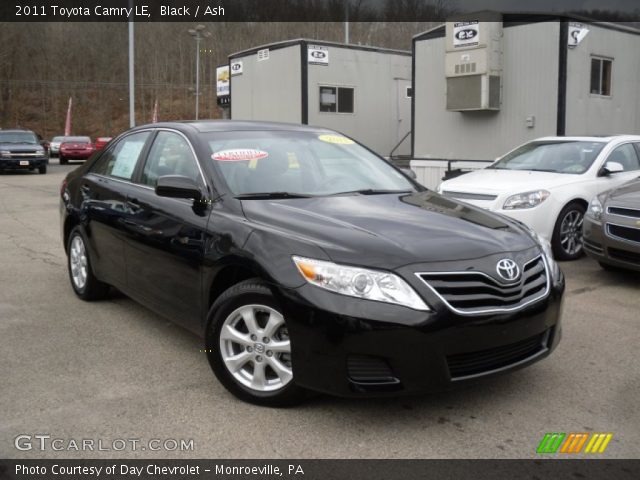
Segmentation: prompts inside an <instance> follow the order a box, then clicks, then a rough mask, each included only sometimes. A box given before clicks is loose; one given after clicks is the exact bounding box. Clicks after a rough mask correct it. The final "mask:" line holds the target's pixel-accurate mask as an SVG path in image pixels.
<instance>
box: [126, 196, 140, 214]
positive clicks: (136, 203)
mask: <svg viewBox="0 0 640 480" xmlns="http://www.w3.org/2000/svg"><path fill="white" fill-rule="evenodd" d="M127 207H129V209H130V210H131V211H132V212H133V213H135V212H139V211H140V210H142V204H141V203H140V200H138V199H137V198H134V197H127Z"/></svg>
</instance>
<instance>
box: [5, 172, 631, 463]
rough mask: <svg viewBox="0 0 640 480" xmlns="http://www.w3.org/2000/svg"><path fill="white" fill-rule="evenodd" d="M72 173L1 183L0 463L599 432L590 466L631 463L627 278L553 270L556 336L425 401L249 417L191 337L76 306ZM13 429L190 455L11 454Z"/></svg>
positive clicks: (450, 454) (423, 444)
mask: <svg viewBox="0 0 640 480" xmlns="http://www.w3.org/2000/svg"><path fill="white" fill-rule="evenodd" d="M73 168H75V167H74V166H73V165H70V166H59V165H58V164H57V160H53V161H52V165H50V168H49V173H48V174H47V175H37V174H6V173H5V174H0V371H1V372H2V374H1V375H0V380H1V381H2V384H1V389H0V391H1V393H0V412H2V415H1V417H2V421H1V422H0V458H43V457H61V458H81V457H86V458H115V457H119V458H122V457H127V458H129V457H130V458H134V457H140V458H153V457H166V456H170V457H174V458H189V457H203V458H532V457H535V456H536V453H535V449H536V447H537V445H538V443H539V442H540V440H541V439H542V437H543V435H544V434H545V433H546V432H611V433H613V440H612V441H611V443H610V445H609V447H608V448H607V451H606V452H605V453H604V454H601V455H600V456H602V457H605V458H638V456H639V455H640V416H639V415H638V405H639V402H640V360H639V358H638V346H639V345H640V313H639V312H640V288H639V284H638V275H637V274H633V273H629V274H625V273H610V272H605V271H603V270H601V269H600V267H599V266H598V264H597V263H595V262H594V261H592V260H590V259H587V258H583V259H582V260H579V261H577V262H573V263H564V264H562V268H563V270H564V272H565V274H566V277H567V295H566V299H565V313H564V320H563V322H564V337H563V340H562V342H561V344H560V346H559V347H558V349H557V350H556V351H555V353H554V354H553V355H552V356H551V357H549V358H547V359H546V360H544V361H542V362H540V363H537V364H536V365H534V366H532V367H530V368H528V369H525V370H521V371H518V372H515V373H513V374H510V375H507V376H502V377H499V378H495V379H492V380H489V381H486V382H483V383H482V384H480V385H476V386H474V387H470V388H466V389H464V390H457V391H453V392H447V393H442V394H437V395H430V396H423V397H409V398H397V399H387V400H373V401H372V400H345V399H338V398H331V397H318V398H315V399H313V400H311V401H310V402H308V403H307V404H305V405H303V406H301V407H297V408H294V409H286V410H274V409H266V408H260V407H255V406H252V405H248V404H245V403H242V402H240V401H239V400H236V399H235V398H234V397H232V396H231V395H230V394H229V393H227V392H226V390H224V388H223V387H222V386H221V385H220V384H219V383H218V382H217V380H216V379H215V377H214V376H213V374H212V373H211V371H210V368H209V365H208V363H207V361H206V358H205V354H204V353H202V352H201V351H200V349H201V348H202V346H201V341H200V339H199V338H197V337H196V336H194V335H192V334H190V333H188V332H186V331H184V330H182V329H181V328H179V327H176V326H174V325H172V324H170V323H169V322H167V321H165V320H164V319H162V318H160V317H158V316H157V315H155V314H153V313H151V312H150V311H148V310H146V309H145V308H143V307H141V306H139V305H138V304H136V303H134V302H133V301H131V300H129V299H128V298H126V297H124V296H121V295H114V296H113V297H112V298H111V299H109V300H107V301H103V302H98V303H85V302H82V301H80V300H78V299H77V298H76V297H75V295H74V294H73V292H72V289H71V287H70V285H69V281H68V278H67V271H66V264H65V256H64V251H63V248H62V245H61V242H60V233H59V224H58V190H59V186H60V183H61V181H62V179H63V177H64V175H65V173H66V172H68V171H69V170H71V169H73ZM20 434H28V435H35V434H49V435H51V436H52V437H57V438H63V439H70V438H71V439H83V438H91V439H105V440H106V441H107V442H110V441H111V440H113V439H127V438H140V439H151V438H160V439H193V440H194V442H193V445H194V449H193V450H192V451H185V452H180V451H172V452H169V453H167V452H163V451H159V452H150V451H148V450H146V451H142V450H137V451H131V450H125V451H113V450H111V451H102V452H95V451H93V452H92V451H86V452H75V451H68V450H63V451H58V452H56V451H53V450H51V449H48V450H45V451H44V452H43V451H39V450H29V451H20V450H17V449H16V448H15V447H14V439H15V437H16V436H18V435H20ZM582 456H583V457H585V455H582ZM590 458H593V456H591V457H590Z"/></svg>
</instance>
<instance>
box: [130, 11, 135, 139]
mask: <svg viewBox="0 0 640 480" xmlns="http://www.w3.org/2000/svg"><path fill="white" fill-rule="evenodd" d="M132 6H133V0H129V7H132ZM134 40H135V37H134V31H133V20H132V19H129V127H135V126H136V113H135V104H136V99H135V98H136V97H135V95H136V90H135V60H134V55H135V46H134Z"/></svg>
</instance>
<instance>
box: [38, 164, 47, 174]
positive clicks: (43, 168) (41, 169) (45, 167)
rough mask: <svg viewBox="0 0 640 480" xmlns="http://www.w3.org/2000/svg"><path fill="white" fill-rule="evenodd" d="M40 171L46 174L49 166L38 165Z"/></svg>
mask: <svg viewBox="0 0 640 480" xmlns="http://www.w3.org/2000/svg"><path fill="white" fill-rule="evenodd" d="M38 173H39V174H41V175H44V174H45V173H47V166H46V165H43V166H41V167H38Z"/></svg>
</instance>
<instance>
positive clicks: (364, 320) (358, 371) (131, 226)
mask: <svg viewBox="0 0 640 480" xmlns="http://www.w3.org/2000/svg"><path fill="white" fill-rule="evenodd" d="M60 205H61V208H60V211H61V226H62V234H63V240H64V247H65V249H66V252H67V255H68V259H69V260H68V270H69V276H70V279H71V286H72V287H73V289H74V291H75V293H76V294H77V295H78V296H79V297H80V298H82V299H84V300H97V299H100V298H104V297H105V296H106V295H107V294H108V292H109V288H110V286H113V287H116V288H117V289H119V290H120V291H122V292H124V293H125V294H126V295H128V296H130V297H131V298H133V299H135V300H136V301H138V302H140V303H142V304H144V305H146V306H147V307H148V308H150V309H152V310H154V311H155V312H157V313H158V314H159V315H162V316H165V317H167V318H169V319H171V320H173V321H175V322H176V323H179V324H180V325H183V326H184V327H186V328H188V329H190V330H192V331H194V332H197V333H199V334H200V335H202V336H203V337H204V343H205V347H206V350H207V351H208V352H209V353H208V357H209V362H210V364H211V367H212V368H213V371H214V372H215V374H216V376H217V377H218V379H219V380H220V382H222V384H224V386H225V387H226V388H227V389H228V390H229V391H231V392H232V393H233V394H235V395H236V396H238V397H240V398H242V399H244V400H246V401H249V402H254V403H258V404H263V405H272V406H281V405H290V404H293V403H296V402H299V401H301V400H302V399H303V398H304V397H305V394H306V392H307V391H319V392H326V393H330V394H335V395H342V396H366V395H395V394H401V393H416V392H429V391H437V390H442V389H446V388H448V387H450V386H452V385H455V384H463V383H467V382H470V381H474V380H476V379H479V378H482V377H486V376H490V375H494V374H497V373H501V372H505V371H510V370H514V369H517V368H520V367H524V366H526V365H529V364H531V363H533V362H535V361H537V360H540V359H541V358H543V357H545V356H547V355H548V354H549V353H550V352H551V351H552V350H553V349H554V347H555V346H556V345H557V344H558V342H559V340H560V316H561V304H562V295H563V291H564V278H563V275H562V273H561V272H560V270H559V269H558V266H557V265H556V263H555V262H554V260H553V257H552V255H551V251H550V248H549V245H548V243H546V242H545V241H544V240H541V239H540V238H538V237H537V236H536V234H535V233H533V232H532V231H531V230H529V229H528V228H527V227H526V226H524V225H523V224H520V223H516V222H514V221H513V220H510V219H508V218H505V217H503V216H498V215H496V214H493V213H490V212H487V211H484V210H482V209H479V208H476V207H473V206H471V205H468V204H465V203H462V202H458V201H455V200H452V199H449V198H445V197H442V196H440V195H438V194H436V193H434V192H432V191H429V190H427V189H425V188H424V187H422V186H420V185H419V184H417V183H416V182H414V181H413V180H412V179H411V178H409V177H408V176H406V175H405V174H404V173H403V172H402V171H400V170H398V169H396V168H395V167H394V166H392V165H390V164H389V163H388V162H387V161H385V160H384V159H383V158H381V157H379V156H377V155H375V154H374V153H372V152H371V151H370V150H368V149H367V148H365V147H363V146H362V145H360V144H358V143H357V142H355V141H354V140H352V139H350V138H348V137H346V136H344V135H341V134H339V133H336V132H334V131H331V130H326V129H323V128H314V127H308V126H300V125H288V124H276V123H253V122H238V121H208V122H186V123H160V124H153V125H146V126H141V127H137V128H133V129H131V130H129V131H127V132H125V133H123V134H122V135H120V137H119V138H117V139H115V140H113V141H112V142H111V143H110V145H109V147H108V148H107V149H105V150H104V151H102V152H101V153H99V154H97V155H96V156H94V157H93V158H92V159H91V160H90V161H89V162H88V163H87V164H85V165H83V166H81V167H79V168H78V169H77V170H75V171H73V172H71V173H70V174H69V175H68V176H67V178H66V179H65V180H64V182H63V184H62V188H61V204H60Z"/></svg>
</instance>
